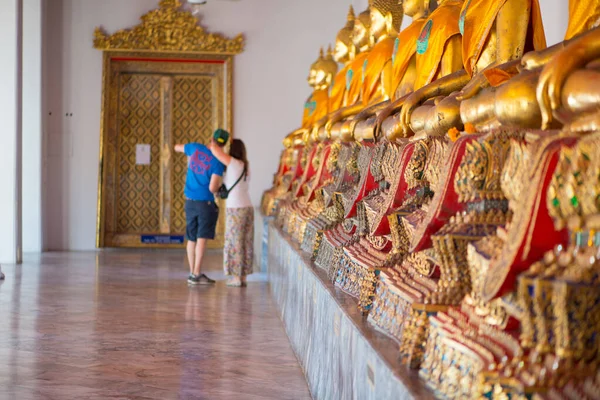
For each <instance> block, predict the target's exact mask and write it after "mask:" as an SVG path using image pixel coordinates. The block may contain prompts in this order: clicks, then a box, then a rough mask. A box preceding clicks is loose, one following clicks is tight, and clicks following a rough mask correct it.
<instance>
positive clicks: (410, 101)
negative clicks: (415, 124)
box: [400, 91, 426, 136]
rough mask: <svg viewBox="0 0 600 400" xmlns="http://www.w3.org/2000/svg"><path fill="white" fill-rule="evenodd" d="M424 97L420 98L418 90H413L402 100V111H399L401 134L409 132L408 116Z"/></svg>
mask: <svg viewBox="0 0 600 400" xmlns="http://www.w3.org/2000/svg"><path fill="white" fill-rule="evenodd" d="M424 100H426V99H423V98H422V95H421V94H420V93H419V91H416V92H414V93H413V94H411V95H410V96H408V98H407V99H406V100H405V101H404V105H403V106H402V111H400V130H401V132H402V135H403V136H408V134H409V132H410V118H411V117H412V113H413V111H415V110H416V108H417V107H419V106H420V105H421V104H423V101H424Z"/></svg>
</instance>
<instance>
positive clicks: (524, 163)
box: [262, 0, 600, 399]
mask: <svg viewBox="0 0 600 400" xmlns="http://www.w3.org/2000/svg"><path fill="white" fill-rule="evenodd" d="M369 4H370V5H369V8H368V9H367V10H366V11H364V12H363V13H361V14H359V15H358V16H355V15H354V11H353V10H352V9H351V10H350V13H349V15H348V19H347V23H346V25H345V26H344V27H343V28H342V29H341V30H340V31H339V33H338V35H337V38H336V43H335V49H334V50H333V51H332V50H331V49H330V50H329V51H327V52H326V53H324V52H323V51H322V52H321V55H320V57H319V59H318V60H317V61H316V62H315V63H314V64H313V66H312V67H311V72H310V75H309V79H308V80H309V84H310V85H311V87H312V88H313V94H312V95H311V97H310V98H309V99H308V100H307V102H306V104H305V111H304V118H303V123H302V126H301V128H299V129H298V130H296V131H294V132H292V133H291V134H290V135H288V136H287V137H286V138H285V140H284V145H285V149H284V151H283V153H282V156H281V160H280V165H279V170H278V171H277V173H276V175H275V178H274V182H273V187H272V188H271V189H270V190H269V191H267V192H265V194H264V196H263V203H262V209H263V213H264V214H265V215H267V216H274V217H275V223H276V224H277V225H278V226H279V227H280V228H281V229H282V230H283V231H284V232H286V233H287V234H289V235H290V236H291V238H292V239H293V240H294V241H295V242H296V243H297V244H298V245H299V246H300V247H301V249H302V250H304V251H306V252H308V253H309V254H310V255H311V257H312V259H313V261H314V262H315V264H316V266H317V267H319V268H322V269H324V270H325V271H326V272H327V273H328V276H329V277H330V279H331V281H332V282H333V283H334V284H335V285H336V286H337V287H339V288H340V289H342V290H343V291H345V292H346V293H348V294H349V295H351V296H354V297H355V298H356V299H357V302H358V305H359V307H360V308H361V310H362V311H363V312H364V313H365V315H366V318H368V321H369V322H370V323H371V324H372V325H373V326H374V327H375V328H377V329H378V330H380V331H381V332H383V333H385V334H386V335H388V336H389V337H391V338H393V339H394V340H396V341H397V342H398V345H399V350H400V356H401V358H402V360H403V361H404V362H405V363H406V364H407V365H409V366H410V367H411V368H415V369H418V370H419V375H420V376H421V377H422V378H423V379H424V381H425V382H426V383H427V385H428V386H429V387H430V388H431V389H432V390H433V391H434V392H435V394H436V396H438V397H440V398H488V399H534V398H535V399H546V398H548V399H559V398H568V399H575V398H577V399H585V398H589V399H597V398H600V395H599V393H600V373H598V365H599V362H600V81H598V80H596V79H598V77H600V71H599V68H600V63H599V62H598V60H600V28H597V26H598V24H599V23H600V1H599V0H569V26H568V30H567V32H566V35H565V40H564V42H562V43H560V44H558V45H555V46H552V47H546V41H545V33H544V28H543V25H542V19H541V13H540V6H539V3H538V0H464V1H463V0H438V1H437V4H436V3H435V2H433V1H430V0H404V1H398V0H371V1H370V3H369ZM404 15H408V16H410V17H412V23H411V24H410V25H409V26H408V27H407V28H405V29H403V30H402V31H400V32H398V31H399V29H400V26H401V23H402V19H403V16H404ZM338 64H339V65H342V67H341V69H338Z"/></svg>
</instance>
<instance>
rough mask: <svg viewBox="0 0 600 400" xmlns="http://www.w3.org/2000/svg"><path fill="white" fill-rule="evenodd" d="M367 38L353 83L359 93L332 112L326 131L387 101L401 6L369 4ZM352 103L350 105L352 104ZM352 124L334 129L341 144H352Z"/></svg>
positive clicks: (381, 0) (387, 1) (386, 0)
mask: <svg viewBox="0 0 600 400" xmlns="http://www.w3.org/2000/svg"><path fill="white" fill-rule="evenodd" d="M369 4H370V7H369V10H370V11H369V18H370V30H369V36H370V37H371V38H372V40H373V42H374V44H373V47H372V48H371V49H370V50H369V51H368V52H366V53H364V57H362V58H361V60H362V65H361V66H360V71H361V72H360V77H359V79H357V80H355V81H354V82H353V83H354V84H357V85H358V87H359V90H358V91H357V94H358V95H359V97H357V98H356V99H350V98H348V99H347V100H348V101H347V105H346V107H344V108H342V109H340V110H338V111H337V112H335V113H334V114H333V115H332V116H331V117H330V118H329V121H328V122H327V125H326V130H328V131H331V128H332V127H333V126H334V125H335V124H336V123H338V122H340V121H342V120H344V119H347V118H349V117H352V116H354V115H356V114H358V113H359V112H360V111H362V110H363V109H364V108H365V107H368V106H371V105H373V104H376V103H379V102H381V101H384V100H388V99H389V98H390V97H391V92H392V79H391V77H392V54H393V50H394V42H395V39H396V37H397V35H398V30H399V28H400V25H401V24H402V17H403V11H402V4H399V3H398V2H397V0H370V3H369ZM352 100H354V101H352ZM353 128H354V124H352V123H351V122H350V121H348V124H347V125H346V126H345V127H343V126H340V125H338V129H337V130H336V136H339V135H341V136H342V139H343V140H346V141H349V140H353V137H352V133H353V132H352V131H353Z"/></svg>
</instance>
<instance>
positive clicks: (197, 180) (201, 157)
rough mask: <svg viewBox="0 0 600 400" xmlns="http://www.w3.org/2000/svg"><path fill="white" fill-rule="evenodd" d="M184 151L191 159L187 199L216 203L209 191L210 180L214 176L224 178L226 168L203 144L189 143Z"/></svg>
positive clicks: (189, 162)
mask: <svg viewBox="0 0 600 400" xmlns="http://www.w3.org/2000/svg"><path fill="white" fill-rule="evenodd" d="M184 150H185V155H186V156H188V157H189V161H188V168H187V176H186V178H185V190H184V193H185V197H186V198H188V199H190V200H197V201H215V196H214V195H213V194H212V193H211V191H210V189H209V186H210V178H211V177H212V176H213V175H219V176H223V171H224V170H225V166H224V165H223V164H221V162H220V161H219V160H217V159H216V158H215V156H214V155H213V154H212V153H211V151H210V150H209V149H208V147H206V146H205V145H203V144H200V143H188V144H186V145H185V149H184Z"/></svg>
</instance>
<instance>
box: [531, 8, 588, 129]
mask: <svg viewBox="0 0 600 400" xmlns="http://www.w3.org/2000/svg"><path fill="white" fill-rule="evenodd" d="M599 3H600V2H599ZM598 11H599V12H600V8H599V10H598ZM598 58H600V29H599V28H595V29H593V30H591V31H589V32H587V33H584V34H583V35H580V36H578V37H577V38H576V39H573V40H572V41H571V43H569V44H568V45H566V47H565V48H564V50H562V51H561V52H560V53H558V54H557V55H556V56H555V57H554V58H553V59H552V61H550V62H549V63H548V64H547V65H546V66H545V67H544V69H543V70H542V73H541V74H540V78H539V81H538V86H537V100H538V104H539V106H540V111H541V116H542V128H543V129H546V128H548V127H549V126H550V125H551V123H552V122H553V120H554V119H558V120H559V121H560V122H561V123H563V124H565V123H569V122H571V121H572V120H573V118H574V117H577V119H578V121H579V122H578V123H576V124H573V125H572V127H571V128H572V129H571V130H576V131H593V130H597V129H598V127H599V125H598V122H599V121H600V119H599V118H598V114H597V110H598V104H599V102H600V92H599V91H598V89H597V87H596V86H595V85H591V84H590V83H591V82H596V80H597V79H598V76H599V72H598V69H597V65H593V64H592V65H590V63H592V62H593V61H595V60H598ZM590 113H592V114H593V115H592V116H589V117H586V118H585V119H582V118H581V117H582V116H586V115H587V114H590Z"/></svg>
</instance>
